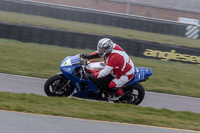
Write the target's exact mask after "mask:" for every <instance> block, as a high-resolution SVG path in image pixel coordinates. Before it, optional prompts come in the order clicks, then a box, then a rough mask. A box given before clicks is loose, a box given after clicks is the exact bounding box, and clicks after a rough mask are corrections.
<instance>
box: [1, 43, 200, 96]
mask: <svg viewBox="0 0 200 133" xmlns="http://www.w3.org/2000/svg"><path fill="white" fill-rule="evenodd" d="M91 52H93V50H83V49H72V48H63V47H57V46H51V45H41V44H35V43H22V42H19V41H14V40H6V39H0V60H1V61H0V72H2V73H10V74H18V75H25V76H33V77H41V78H49V77H50V76H52V75H54V74H56V73H58V72H60V69H59V66H60V63H61V61H62V60H63V59H64V58H65V57H66V56H69V55H76V54H78V53H91ZM131 58H132V60H133V62H134V63H135V66H137V67H147V68H152V70H153V75H152V76H151V77H150V79H149V80H148V81H147V82H142V85H143V86H144V87H145V89H146V90H147V91H155V92H162V93H170V94H177V95H185V96H193V97H200V82H199V80H198V79H199V73H200V69H199V65H194V64H186V63H179V62H171V61H167V62H165V61H162V60H155V59H145V58H138V57H131Z"/></svg>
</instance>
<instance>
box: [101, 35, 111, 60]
mask: <svg viewBox="0 0 200 133" xmlns="http://www.w3.org/2000/svg"><path fill="white" fill-rule="evenodd" d="M112 50H113V42H112V40H110V39H109V38H103V39H101V40H99V42H98V44H97V51H98V53H99V55H100V56H101V57H105V56H107V55H108V54H109V53H110V52H111V51H112Z"/></svg>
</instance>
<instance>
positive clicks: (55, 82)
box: [44, 74, 74, 97]
mask: <svg viewBox="0 0 200 133" xmlns="http://www.w3.org/2000/svg"><path fill="white" fill-rule="evenodd" d="M73 91H74V86H73V85H72V83H71V82H70V81H69V80H68V79H67V78H65V77H64V76H63V74H57V75H54V76H52V77H50V78H49V79H48V80H47V81H46V82H45V84H44V92H45V93H46V95H47V96H59V97H64V96H65V97H68V96H70V95H71V94H72V93H73Z"/></svg>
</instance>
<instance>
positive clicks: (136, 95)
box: [125, 83, 145, 105]
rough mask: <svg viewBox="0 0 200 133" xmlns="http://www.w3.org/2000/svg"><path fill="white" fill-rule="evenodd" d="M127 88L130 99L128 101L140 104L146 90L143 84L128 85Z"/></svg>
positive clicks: (126, 94) (127, 95)
mask: <svg viewBox="0 0 200 133" xmlns="http://www.w3.org/2000/svg"><path fill="white" fill-rule="evenodd" d="M125 90H126V91H125V96H126V98H127V99H129V100H130V101H129V102H128V103H131V104H134V105H139V104H140V103H141V102H142V101H143V99H144V96H145V91H144V88H143V86H142V85H141V84H139V83H136V84H134V85H132V86H129V87H126V88H125Z"/></svg>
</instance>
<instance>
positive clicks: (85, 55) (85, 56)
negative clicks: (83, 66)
mask: <svg viewBox="0 0 200 133" xmlns="http://www.w3.org/2000/svg"><path fill="white" fill-rule="evenodd" d="M80 57H81V58H83V59H89V57H90V55H89V54H83V53H80Z"/></svg>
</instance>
